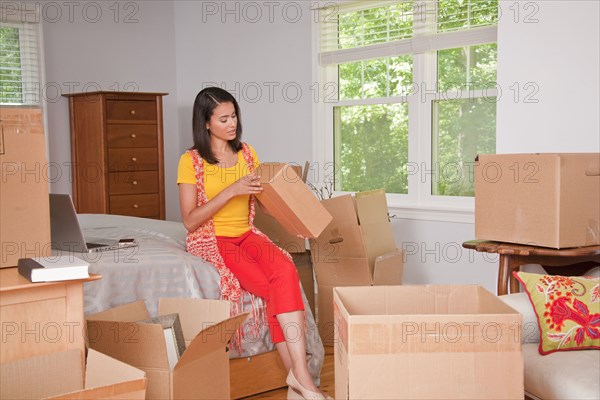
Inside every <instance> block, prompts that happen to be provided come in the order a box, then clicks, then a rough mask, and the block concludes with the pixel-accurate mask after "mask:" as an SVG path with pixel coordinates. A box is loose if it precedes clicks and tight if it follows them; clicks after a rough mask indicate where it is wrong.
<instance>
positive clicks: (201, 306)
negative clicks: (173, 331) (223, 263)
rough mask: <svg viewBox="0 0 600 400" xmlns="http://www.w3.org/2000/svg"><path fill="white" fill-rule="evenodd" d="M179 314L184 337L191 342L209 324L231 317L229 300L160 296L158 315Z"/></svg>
mask: <svg viewBox="0 0 600 400" xmlns="http://www.w3.org/2000/svg"><path fill="white" fill-rule="evenodd" d="M175 313H177V314H179V321H180V322H181V330H182V331H183V338H184V339H185V341H186V342H191V341H192V340H193V339H194V338H195V337H196V335H198V333H199V332H200V331H201V330H203V329H205V328H206V327H207V326H210V325H213V324H216V323H218V322H221V321H224V320H226V319H227V318H228V317H229V313H230V306H229V302H228V301H224V300H208V299H189V298H172V297H168V298H160V299H158V315H168V314H175Z"/></svg>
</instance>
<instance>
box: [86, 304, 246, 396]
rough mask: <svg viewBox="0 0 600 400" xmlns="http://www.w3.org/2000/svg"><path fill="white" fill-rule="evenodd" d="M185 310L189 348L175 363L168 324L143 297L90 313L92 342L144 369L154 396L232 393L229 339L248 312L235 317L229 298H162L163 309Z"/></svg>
mask: <svg viewBox="0 0 600 400" xmlns="http://www.w3.org/2000/svg"><path fill="white" fill-rule="evenodd" d="M174 313H177V314H179V319H180V322H181V328H182V331H183V337H184V340H185V342H186V344H187V348H186V350H185V351H184V353H183V354H182V355H181V357H180V358H179V361H178V362H177V364H176V365H175V367H174V368H173V369H172V370H171V369H170V368H169V360H168V355H167V349H166V345H165V336H164V333H163V327H162V326H161V325H160V324H148V323H139V322H136V321H141V320H147V319H149V318H150V316H149V314H148V310H147V308H146V305H145V304H144V302H143V301H136V302H133V303H129V304H125V305H123V306H119V307H116V308H112V309H110V310H106V311H104V312H101V313H98V314H94V315H90V316H88V317H87V321H88V322H87V329H88V338H89V343H90V347H91V348H93V349H96V350H98V351H100V352H102V353H104V354H107V355H110V356H111V357H114V358H117V359H119V360H121V361H123V362H126V363H128V364H130V365H134V366H136V367H138V368H139V369H141V370H144V371H145V372H146V374H147V377H148V388H147V398H149V399H229V397H230V383H229V357H228V354H227V350H226V347H227V344H228V342H229V340H230V339H231V337H232V336H233V334H234V333H235V332H236V330H237V329H238V328H239V327H240V325H241V324H242V323H243V322H244V320H245V319H246V317H247V316H248V314H247V313H245V314H240V315H238V316H236V317H232V318H229V313H230V306H229V303H228V302H226V301H221V300H203V299H184V298H162V299H160V300H159V304H158V315H167V314H174Z"/></svg>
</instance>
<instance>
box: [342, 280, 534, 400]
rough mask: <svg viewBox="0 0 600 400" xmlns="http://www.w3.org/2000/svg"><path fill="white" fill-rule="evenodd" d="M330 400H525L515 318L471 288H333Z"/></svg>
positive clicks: (496, 301) (488, 296)
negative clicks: (332, 394) (332, 383)
mask: <svg viewBox="0 0 600 400" xmlns="http://www.w3.org/2000/svg"><path fill="white" fill-rule="evenodd" d="M334 301H335V321H336V324H337V325H338V326H339V330H337V331H336V345H335V347H334V352H335V355H334V358H335V394H336V399H519V400H522V399H523V397H524V388H523V380H524V377H523V355H522V353H521V315H520V314H519V313H518V312H517V311H515V310H513V309H512V308H510V307H508V306H507V305H506V304H504V303H503V302H502V301H500V300H499V299H498V298H497V297H496V296H494V295H493V294H491V293H489V292H487V291H486V290H485V289H483V288H481V287H479V286H476V285H454V286H453V285H447V286H441V285H440V286H435V285H431V286H429V285H427V286H379V287H344V288H341V287H338V288H335V290H334Z"/></svg>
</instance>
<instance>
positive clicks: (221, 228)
mask: <svg viewBox="0 0 600 400" xmlns="http://www.w3.org/2000/svg"><path fill="white" fill-rule="evenodd" d="M250 151H251V152H252V157H253V158H254V166H255V167H258V164H259V160H258V156H257V155H256V152H255V151H254V148H252V147H250ZM203 163H204V189H205V190H206V197H207V198H208V200H209V201H210V200H211V199H212V198H214V197H215V196H216V195H217V194H219V193H220V192H221V191H223V190H224V189H225V188H227V187H228V186H229V185H231V184H233V183H234V182H235V181H237V180H238V179H240V178H241V177H243V176H246V175H248V173H249V171H248V166H247V164H246V160H244V156H243V154H242V151H241V150H240V151H238V160H237V164H235V165H234V166H233V167H230V168H221V167H219V166H217V165H212V164H209V163H207V162H206V161H204V160H203ZM177 183H178V184H179V183H188V184H192V185H195V184H196V173H195V171H194V164H193V161H192V157H191V156H190V155H189V154H188V153H184V154H183V155H182V156H181V158H180V159H179V166H178V168H177ZM249 200H250V196H249V195H246V196H236V197H234V198H233V199H231V200H229V201H228V202H227V204H225V206H223V208H221V209H220V210H219V211H217V212H216V213H215V215H213V221H214V223H215V235H216V236H229V237H239V236H242V235H243V234H244V233H246V232H248V231H249V230H250V225H249V224H248V216H249V213H250V209H249V206H248V201H249Z"/></svg>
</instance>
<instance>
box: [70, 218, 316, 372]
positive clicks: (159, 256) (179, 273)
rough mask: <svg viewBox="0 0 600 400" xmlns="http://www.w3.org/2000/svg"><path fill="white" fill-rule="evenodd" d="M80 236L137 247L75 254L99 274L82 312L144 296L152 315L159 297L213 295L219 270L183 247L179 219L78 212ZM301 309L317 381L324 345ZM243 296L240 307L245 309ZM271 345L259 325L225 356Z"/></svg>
mask: <svg viewBox="0 0 600 400" xmlns="http://www.w3.org/2000/svg"><path fill="white" fill-rule="evenodd" d="M78 219H79V223H80V225H81V228H82V230H83V233H84V236H85V237H86V240H88V241H89V240H90V239H91V238H99V239H120V238H134V239H136V240H137V241H138V243H139V245H138V247H133V248H127V249H120V250H115V251H107V252H99V253H92V254H81V257H82V258H84V259H86V260H87V261H89V262H90V272H92V273H98V274H101V275H102V279H101V280H99V281H94V282H88V283H86V284H85V285H84V304H85V314H92V313H96V312H100V311H104V310H106V309H109V308H112V307H115V306H118V305H122V304H126V303H130V302H132V301H136V300H144V301H145V303H146V306H147V307H148V310H149V312H150V314H151V315H152V317H155V316H156V313H157V306H158V299H159V298H161V297H187V298H204V299H218V298H219V284H218V283H219V274H218V273H217V271H216V269H215V268H214V267H213V266H212V265H211V264H209V263H206V262H204V261H203V260H202V259H200V258H199V257H195V256H193V255H191V254H189V253H187V252H186V251H185V236H186V230H185V228H184V227H183V224H182V223H181V222H173V221H161V220H154V219H146V218H136V217H127V216H118V215H106V214H80V215H78ZM303 297H304V304H305V309H306V310H307V328H308V332H307V352H308V354H309V369H310V371H311V373H312V374H313V376H315V377H316V378H317V380H318V376H319V373H320V370H321V367H322V365H323V358H324V349H323V345H322V343H321V339H320V337H319V334H318V331H317V328H316V324H315V320H314V317H313V315H312V312H311V311H310V307H309V306H308V302H307V300H306V296H304V293H303ZM250 309H251V308H250V301H249V297H248V296H246V298H245V301H244V310H245V311H249V310H250ZM273 349H274V345H273V343H272V342H271V340H270V338H269V334H268V330H267V329H266V328H265V329H264V331H263V332H262V333H261V337H260V338H246V339H245V340H244V342H243V343H242V353H241V354H239V353H238V352H237V351H236V350H235V349H230V357H232V358H236V357H248V356H252V355H256V354H260V353H264V352H266V351H271V350H273Z"/></svg>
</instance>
